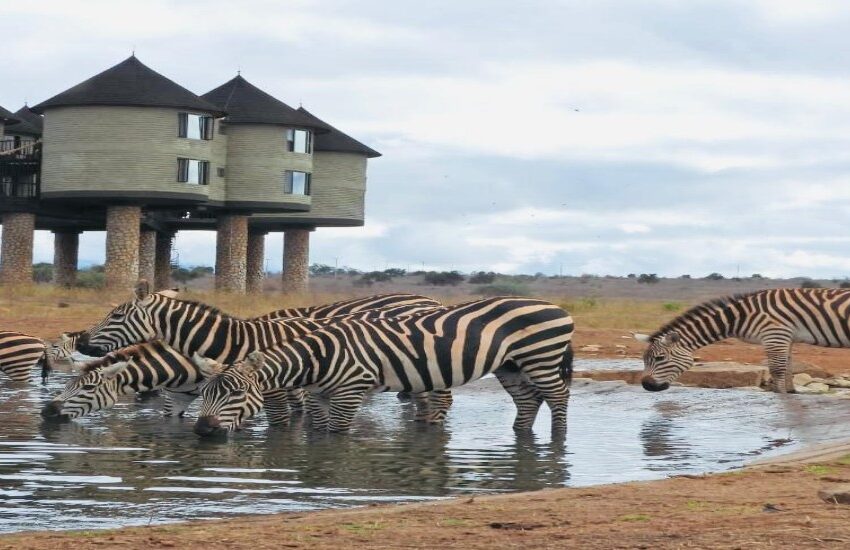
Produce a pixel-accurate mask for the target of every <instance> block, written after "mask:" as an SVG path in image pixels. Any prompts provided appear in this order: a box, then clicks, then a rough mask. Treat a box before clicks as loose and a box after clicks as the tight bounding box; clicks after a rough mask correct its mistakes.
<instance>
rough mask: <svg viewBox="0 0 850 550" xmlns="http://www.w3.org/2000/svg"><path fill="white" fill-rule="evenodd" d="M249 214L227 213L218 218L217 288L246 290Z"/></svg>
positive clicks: (216, 250) (216, 244)
mask: <svg viewBox="0 0 850 550" xmlns="http://www.w3.org/2000/svg"><path fill="white" fill-rule="evenodd" d="M247 253H248V216H244V215H235V214H225V215H223V216H221V217H219V219H218V231H217V232H216V243H215V288H216V289H217V290H223V291H225V292H245V278H246V269H247V258H246V256H247Z"/></svg>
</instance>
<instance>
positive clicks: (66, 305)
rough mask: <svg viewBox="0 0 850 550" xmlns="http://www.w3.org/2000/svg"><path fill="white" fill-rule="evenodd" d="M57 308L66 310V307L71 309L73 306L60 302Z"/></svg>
mask: <svg viewBox="0 0 850 550" xmlns="http://www.w3.org/2000/svg"><path fill="white" fill-rule="evenodd" d="M56 307H58V308H66V307H71V304H69V303H68V302H59V303H57V304H56Z"/></svg>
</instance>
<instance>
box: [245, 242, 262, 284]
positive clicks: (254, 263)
mask: <svg viewBox="0 0 850 550" xmlns="http://www.w3.org/2000/svg"><path fill="white" fill-rule="evenodd" d="M265 259H266V234H265V233H263V232H257V231H251V232H249V233H248V259H247V268H246V270H247V278H246V281H245V288H246V290H248V292H262V291H263V279H265V278H266V270H265V266H264V265H263V264H264V263H265Z"/></svg>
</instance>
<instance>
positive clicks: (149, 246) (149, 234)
mask: <svg viewBox="0 0 850 550" xmlns="http://www.w3.org/2000/svg"><path fill="white" fill-rule="evenodd" d="M139 279H144V280H146V281H148V282H149V283H151V284H153V285H156V281H155V279H156V231H154V230H152V229H142V230H141V231H140V232H139Z"/></svg>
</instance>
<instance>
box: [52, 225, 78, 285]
mask: <svg viewBox="0 0 850 550" xmlns="http://www.w3.org/2000/svg"><path fill="white" fill-rule="evenodd" d="M79 250H80V234H79V232H77V231H54V232H53V283H54V284H55V285H56V286H65V287H69V286H74V285H75V284H76V283H77V260H78V257H79Z"/></svg>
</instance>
